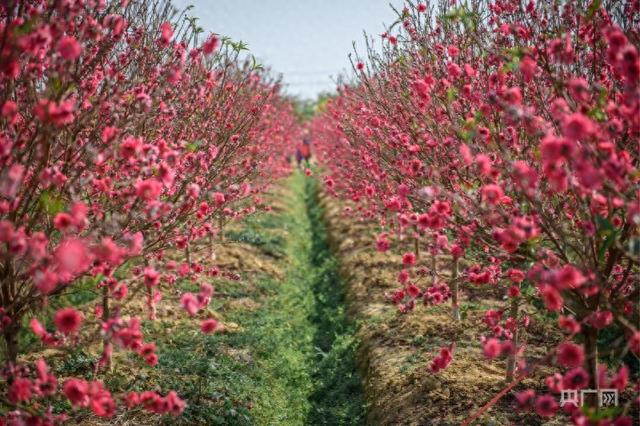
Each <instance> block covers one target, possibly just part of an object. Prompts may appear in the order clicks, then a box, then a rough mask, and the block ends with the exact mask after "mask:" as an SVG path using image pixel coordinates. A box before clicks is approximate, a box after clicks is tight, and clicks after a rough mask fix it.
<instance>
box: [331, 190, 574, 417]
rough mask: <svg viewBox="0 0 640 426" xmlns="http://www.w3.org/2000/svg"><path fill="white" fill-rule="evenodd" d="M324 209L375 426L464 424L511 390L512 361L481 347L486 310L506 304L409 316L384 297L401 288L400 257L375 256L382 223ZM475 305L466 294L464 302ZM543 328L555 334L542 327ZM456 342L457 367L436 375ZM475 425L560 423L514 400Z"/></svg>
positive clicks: (536, 352) (532, 383) (489, 302)
mask: <svg viewBox="0 0 640 426" xmlns="http://www.w3.org/2000/svg"><path fill="white" fill-rule="evenodd" d="M321 203H322V204H323V205H324V211H325V220H326V222H327V224H328V228H329V238H330V242H331V245H332V248H333V250H334V251H335V254H336V256H337V258H338V259H339V260H340V262H341V272H342V274H343V275H344V277H345V278H346V280H347V290H346V291H347V299H348V303H349V314H350V315H351V316H352V317H353V318H354V319H355V320H356V321H357V322H358V324H359V328H358V336H357V337H358V340H359V341H360V342H361V344H360V347H359V350H358V352H357V360H356V362H357V364H358V368H359V369H360V371H361V374H362V376H363V380H364V389H365V397H366V399H367V401H368V403H369V404H370V406H369V412H368V422H367V424H371V425H457V424H460V423H461V422H462V421H464V420H465V419H466V418H467V417H468V416H469V415H471V413H473V412H474V411H475V410H476V409H477V408H479V407H481V406H482V405H484V404H485V403H486V402H487V401H489V400H490V399H491V398H492V397H493V396H494V395H495V394H496V393H498V392H499V391H500V390H501V389H502V388H503V387H504V386H505V378H504V376H505V362H504V361H495V362H487V361H486V360H484V359H483V355H482V350H481V345H480V342H479V336H480V335H481V334H483V333H486V328H485V326H484V324H483V323H482V316H483V311H484V310H485V309H486V308H489V307H492V308H493V307H496V308H497V307H500V306H503V305H504V302H503V301H501V300H495V299H493V298H491V297H489V296H487V298H482V300H481V304H480V305H479V304H478V303H477V300H475V299H476V298H475V297H474V304H472V306H471V307H470V308H469V309H468V310H467V314H466V316H465V318H464V319H463V320H462V321H459V322H455V321H453V320H452V319H451V317H450V314H449V312H450V307H449V305H448V304H447V305H440V306H434V307H423V306H418V307H416V309H415V310H414V311H413V312H410V313H408V314H401V313H400V312H399V311H398V309H397V308H396V307H395V306H393V305H392V304H391V303H390V302H388V301H387V300H386V298H385V295H384V293H385V292H389V291H390V290H392V289H395V288H396V287H397V284H396V274H397V271H398V270H399V268H398V265H399V264H400V261H399V259H400V258H399V256H398V255H393V254H389V253H388V252H387V253H377V252H375V251H374V250H373V246H374V241H375V233H374V231H375V229H376V227H375V224H366V223H363V222H359V221H356V220H355V219H353V218H350V217H346V216H345V215H344V214H343V209H344V206H343V205H341V204H340V203H339V202H337V201H336V200H334V199H332V198H329V197H327V196H322V197H321ZM409 247H410V246H409V245H408V243H407V248H409ZM438 264H439V269H440V270H442V269H443V268H444V265H446V259H444V258H443V259H438ZM447 275H449V273H448V272H447V271H441V277H442V278H445V277H446V276H447ZM474 296H476V294H474ZM468 301H469V298H468V297H467V296H465V295H464V294H463V296H462V303H463V304H464V303H465V302H468ZM478 305H479V306H478ZM538 328H540V329H541V330H542V331H544V332H545V333H546V332H548V330H547V329H545V327H543V326H542V325H539V327H538ZM549 340H550V339H549V338H547V341H549ZM452 342H456V348H455V353H454V360H453V362H452V363H451V365H449V367H448V368H447V369H445V370H443V371H441V372H440V373H438V374H433V373H431V372H430V371H429V369H428V366H429V363H430V361H431V360H432V359H433V358H434V357H435V356H436V355H437V354H438V351H439V348H440V347H442V346H446V345H449V344H450V343H452ZM549 344H550V345H551V344H552V342H551V341H549ZM527 354H528V355H529V356H535V357H541V356H543V355H544V354H545V348H539V349H528V352H527ZM546 373H548V371H547V372H546ZM544 376H545V371H544V369H540V370H539V371H538V372H537V376H534V377H533V378H530V379H527V380H525V381H524V382H523V383H522V384H521V385H520V386H519V387H518V389H522V388H526V387H534V388H540V389H542V383H543V382H542V380H543V377H544ZM475 424H482V425H505V424H521V425H538V424H549V425H550V424H553V423H544V421H543V419H541V418H539V417H537V416H535V415H518V414H516V413H514V410H513V393H511V394H508V395H507V396H505V397H504V398H503V399H502V400H501V401H499V402H498V404H496V406H494V407H493V408H492V409H491V410H489V411H488V412H487V413H485V414H484V415H483V416H481V417H480V418H479V419H478V420H477V421H476V423H475ZM557 424H563V423H562V422H561V423H557Z"/></svg>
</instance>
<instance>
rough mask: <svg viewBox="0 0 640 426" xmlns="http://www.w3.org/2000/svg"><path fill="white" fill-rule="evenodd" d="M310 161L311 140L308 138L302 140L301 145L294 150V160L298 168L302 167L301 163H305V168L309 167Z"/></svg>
mask: <svg viewBox="0 0 640 426" xmlns="http://www.w3.org/2000/svg"><path fill="white" fill-rule="evenodd" d="M310 159H311V140H310V139H309V138H308V137H304V138H303V139H302V144H300V145H299V146H298V148H297V149H296V160H297V161H298V168H301V167H302V162H303V161H304V162H305V163H306V167H309V160H310Z"/></svg>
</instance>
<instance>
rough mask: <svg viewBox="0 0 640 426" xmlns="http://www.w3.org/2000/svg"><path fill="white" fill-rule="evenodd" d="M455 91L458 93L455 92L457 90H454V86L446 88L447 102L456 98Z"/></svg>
mask: <svg viewBox="0 0 640 426" xmlns="http://www.w3.org/2000/svg"><path fill="white" fill-rule="evenodd" d="M457 93H458V92H457V90H456V88H455V87H450V88H449V89H448V90H447V100H448V101H449V102H452V101H453V100H454V99H455V98H456V95H457Z"/></svg>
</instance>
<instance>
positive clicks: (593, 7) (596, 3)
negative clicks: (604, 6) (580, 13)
mask: <svg viewBox="0 0 640 426" xmlns="http://www.w3.org/2000/svg"><path fill="white" fill-rule="evenodd" d="M600 3H601V0H593V1H592V2H591V4H590V5H589V8H588V9H587V15H586V18H587V21H591V20H592V19H593V17H594V16H595V14H596V12H597V11H598V9H600Z"/></svg>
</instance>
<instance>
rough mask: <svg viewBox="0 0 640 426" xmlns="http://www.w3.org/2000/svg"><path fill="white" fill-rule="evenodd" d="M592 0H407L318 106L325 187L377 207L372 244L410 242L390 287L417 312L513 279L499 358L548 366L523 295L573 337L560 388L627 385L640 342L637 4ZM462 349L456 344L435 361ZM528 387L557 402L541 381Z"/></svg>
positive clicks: (560, 358)
mask: <svg viewBox="0 0 640 426" xmlns="http://www.w3.org/2000/svg"><path fill="white" fill-rule="evenodd" d="M587 3H588V4H586V3H585V2H575V1H567V2H533V1H523V2H513V1H501V0H496V1H488V2H487V1H476V0H471V1H465V2H462V3H461V4H459V3H458V2H450V1H442V2H439V3H438V4H437V5H433V4H424V3H414V2H408V3H407V6H406V8H405V9H404V10H402V11H401V12H400V13H399V18H398V20H397V22H396V23H395V24H394V25H393V26H392V27H391V28H390V30H389V32H388V33H385V34H383V35H382V38H383V49H382V52H381V53H380V52H376V51H373V50H370V51H369V52H368V53H369V55H368V61H366V63H365V61H363V60H359V59H358V60H357V61H354V64H353V65H354V71H355V72H356V73H357V75H358V81H357V84H355V85H353V86H346V87H343V88H341V90H340V92H339V95H338V96H337V97H336V98H335V99H334V100H333V101H331V102H330V103H329V105H328V107H327V109H326V111H325V113H324V114H323V115H322V116H320V117H318V118H316V120H315V121H314V122H313V123H312V127H313V131H314V132H315V135H316V138H317V139H318V143H319V145H320V147H319V149H318V151H319V155H320V156H321V157H324V158H322V159H323V162H324V164H325V165H326V166H327V168H328V171H327V174H326V176H325V178H324V179H325V184H326V187H327V188H328V190H329V191H330V192H332V193H334V194H336V195H340V196H342V197H344V198H347V199H350V200H352V201H354V202H355V203H356V205H357V209H356V212H357V213H358V214H360V215H361V216H362V217H365V218H368V219H373V220H376V221H378V222H379V224H380V225H381V227H382V228H383V232H382V233H381V234H380V235H379V236H378V239H377V242H376V248H377V249H378V250H379V251H386V250H389V249H390V248H391V247H393V246H394V244H395V245H400V241H401V240H405V241H407V240H408V241H413V243H412V244H411V246H412V247H414V248H413V249H412V250H411V251H409V252H406V253H404V254H403V256H402V263H403V266H402V268H403V269H402V271H401V272H400V273H399V275H398V282H399V288H398V290H397V291H396V292H395V293H394V294H393V295H392V299H393V302H394V303H396V304H397V305H398V306H399V307H400V309H401V310H402V311H405V312H406V311H409V310H411V309H413V308H414V306H415V305H416V302H417V301H418V300H419V299H423V301H424V303H425V304H434V303H444V302H445V301H448V300H449V299H450V300H451V302H450V303H451V305H452V316H453V318H454V319H455V320H459V319H460V313H459V295H458V293H459V286H460V285H463V286H491V287H494V288H501V289H503V291H504V295H505V298H506V299H507V300H508V302H507V303H506V306H505V308H504V309H503V310H500V311H495V310H493V311H489V312H487V313H486V316H485V322H486V323H487V325H488V326H489V328H488V332H487V335H485V336H482V339H481V340H482V343H483V347H484V355H485V356H486V358H487V359H492V358H496V357H500V356H504V357H507V358H508V362H507V372H506V376H507V379H508V380H509V381H511V382H512V384H513V385H515V383H517V382H518V381H520V380H521V379H522V378H524V377H525V376H526V375H527V374H529V373H530V372H531V371H532V368H534V366H531V365H527V363H526V361H525V356H526V347H525V345H524V342H523V339H522V333H523V332H524V330H525V329H526V327H527V325H528V322H529V318H528V317H527V316H525V315H523V313H522V306H523V305H527V306H528V307H532V306H537V307H540V310H541V311H542V312H546V314H551V315H555V316H556V320H557V327H559V329H561V330H562V331H564V332H565V333H566V336H567V337H566V339H564V341H563V342H561V343H560V344H559V345H558V347H557V348H556V349H555V350H554V351H552V353H550V354H549V355H548V356H547V357H545V358H544V359H543V363H546V364H548V365H552V366H556V367H557V368H558V374H556V376H553V377H551V378H549V380H547V384H548V385H549V388H550V391H552V392H555V393H557V392H559V391H560V390H562V389H578V390H579V389H583V388H607V387H615V388H617V389H618V390H620V391H622V390H624V389H625V388H626V386H627V382H628V377H629V373H630V368H629V366H630V365H632V364H633V363H635V365H636V367H635V370H636V374H637V360H638V356H639V355H640V331H639V328H640V327H639V312H638V309H639V308H638V307H639V303H638V302H639V301H640V284H639V280H638V275H639V273H640V261H639V260H638V259H639V255H640V201H639V199H638V195H640V185H639V184H640V169H639V166H640V142H639V141H640V56H639V52H638V49H639V45H640V33H639V32H638V28H640V26H639V24H640V12H639V8H638V2H637V1H620V2H604V1H603V2H600V1H593V2H590V3H589V2H587ZM396 28H398V29H397V30H396ZM392 34H394V35H392ZM403 245H404V246H405V247H406V244H403ZM421 252H424V253H426V254H427V255H430V256H431V259H432V262H431V263H427V264H430V265H431V271H430V272H431V274H432V277H433V279H432V282H431V285H430V286H429V287H424V286H423V287H420V284H419V282H420V281H419V279H420V275H424V272H425V270H424V267H421V268H417V267H416V266H414V265H416V260H417V259H419V258H420V257H421V256H423V255H424V254H423V253H421ZM438 255H440V256H441V258H446V259H450V260H449V261H448V262H449V264H448V266H447V267H446V269H447V270H449V271H450V272H451V274H450V275H448V274H447V276H448V277H450V278H446V279H443V275H442V274H438V271H437V270H436V269H437V267H438V263H436V262H435V259H436V256H438ZM462 259H464V262H460V261H461V260H462ZM460 265H468V266H466V267H465V268H464V270H459V269H460ZM538 302H539V303H538ZM604 338H606V339H607V345H606V347H602V345H599V344H598V342H599V341H600V342H602V340H603V339H604ZM601 350H604V351H605V352H606V353H605V354H604V355H606V358H607V359H609V360H615V362H614V366H615V371H613V372H612V373H611V374H608V373H607V371H606V368H605V367H604V366H603V365H602V364H599V358H601V355H602V353H599V351H601ZM451 360H452V353H451V350H450V349H449V348H443V349H442V351H441V354H440V355H439V356H438V357H437V358H436V359H435V360H434V362H433V363H432V366H431V368H432V371H434V372H437V371H439V370H441V369H442V368H446V367H447V365H448V364H449V363H450V362H451ZM622 360H624V362H623V361H622ZM518 401H519V408H520V409H523V410H524V409H535V410H536V411H537V412H538V413H539V414H540V415H543V416H553V415H555V413H556V411H557V409H558V408H559V407H558V405H557V403H556V402H555V398H554V397H552V396H550V395H539V396H536V395H535V392H534V391H533V390H528V391H524V392H522V393H519V394H518ZM638 402H639V401H635V402H633V403H634V404H638ZM567 407H573V408H566V410H567V411H568V412H569V414H570V415H571V418H572V420H573V422H574V423H575V424H586V423H584V422H585V421H586V418H587V414H585V411H581V410H578V409H575V406H567ZM628 409H629V406H627V411H628ZM635 410H637V405H636V408H635ZM626 424H630V418H629V417H628V416H624V415H623V416H621V417H620V418H619V419H618V420H617V423H616V425H626Z"/></svg>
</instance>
